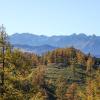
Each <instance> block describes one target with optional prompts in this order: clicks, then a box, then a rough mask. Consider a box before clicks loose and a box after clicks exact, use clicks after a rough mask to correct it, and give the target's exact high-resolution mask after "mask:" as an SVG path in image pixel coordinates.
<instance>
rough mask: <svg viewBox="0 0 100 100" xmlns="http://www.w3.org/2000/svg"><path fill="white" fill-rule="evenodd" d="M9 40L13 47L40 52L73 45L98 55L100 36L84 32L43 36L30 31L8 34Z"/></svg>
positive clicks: (85, 51)
mask: <svg viewBox="0 0 100 100" xmlns="http://www.w3.org/2000/svg"><path fill="white" fill-rule="evenodd" d="M9 41H10V42H11V44H12V45H14V47H15V48H20V49H22V50H25V51H30V52H35V53H37V54H42V53H45V52H47V51H51V50H54V49H56V48H65V47H71V46H73V47H75V48H77V49H80V50H81V51H83V52H84V53H91V54H92V55H94V56H99V55H100V36H96V35H90V36H88V35H86V34H84V33H80V34H75V33H74V34H72V35H65V36H64V35H59V36H44V35H35V34H30V33H21V34H19V33H15V34H13V35H10V36H9Z"/></svg>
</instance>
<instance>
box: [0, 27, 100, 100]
mask: <svg viewBox="0 0 100 100" xmlns="http://www.w3.org/2000/svg"><path fill="white" fill-rule="evenodd" d="M0 100H100V59H99V58H98V59H97V58H95V57H92V56H91V54H88V55H86V54H84V53H82V52H81V51H80V50H77V49H75V48H74V47H70V48H58V49H56V50H53V51H51V52H48V53H45V54H43V55H41V56H39V55H36V54H34V53H29V52H22V51H20V50H18V49H13V47H12V45H11V44H10V43H9V42H8V40H7V35H6V32H5V30H4V28H3V27H2V28H1V30H0Z"/></svg>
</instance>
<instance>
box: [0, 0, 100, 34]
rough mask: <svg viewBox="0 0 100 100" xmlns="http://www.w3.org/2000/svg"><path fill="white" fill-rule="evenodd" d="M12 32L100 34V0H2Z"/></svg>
mask: <svg viewBox="0 0 100 100" xmlns="http://www.w3.org/2000/svg"><path fill="white" fill-rule="evenodd" d="M0 24H4V25H5V26H6V29H7V32H8V34H13V33H15V32H18V33H22V32H29V33H33V34H39V35H40V34H43V35H69V34H72V33H86V34H88V35H91V34H96V35H100V0H0Z"/></svg>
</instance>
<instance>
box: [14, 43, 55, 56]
mask: <svg viewBox="0 0 100 100" xmlns="http://www.w3.org/2000/svg"><path fill="white" fill-rule="evenodd" d="M14 48H19V49H21V50H23V51H27V52H34V53H36V54H39V55H41V54H43V53H45V52H48V51H52V50H54V49H56V47H53V46H49V45H42V46H29V45H20V44H15V45H14Z"/></svg>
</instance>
